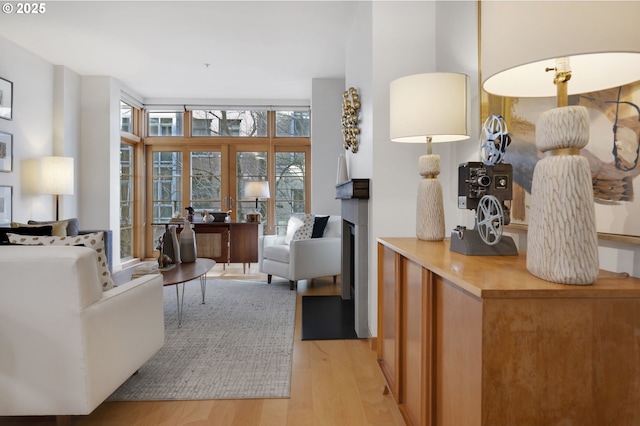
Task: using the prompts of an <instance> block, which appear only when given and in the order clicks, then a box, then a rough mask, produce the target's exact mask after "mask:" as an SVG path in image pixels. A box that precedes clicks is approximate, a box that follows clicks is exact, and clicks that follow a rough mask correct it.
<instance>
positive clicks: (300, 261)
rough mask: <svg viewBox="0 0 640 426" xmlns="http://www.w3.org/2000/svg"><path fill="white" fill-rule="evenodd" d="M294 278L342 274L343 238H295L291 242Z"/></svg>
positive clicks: (291, 263) (292, 275)
mask: <svg viewBox="0 0 640 426" xmlns="http://www.w3.org/2000/svg"><path fill="white" fill-rule="evenodd" d="M289 247H290V249H289V253H290V260H289V265H290V267H291V268H292V270H291V271H290V272H291V278H290V279H292V280H302V279H307V278H315V277H323V276H332V275H340V274H341V273H342V239H341V238H338V237H324V238H311V239H308V240H293V241H291V243H290V244H289Z"/></svg>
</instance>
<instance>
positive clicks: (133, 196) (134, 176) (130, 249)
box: [120, 102, 143, 262]
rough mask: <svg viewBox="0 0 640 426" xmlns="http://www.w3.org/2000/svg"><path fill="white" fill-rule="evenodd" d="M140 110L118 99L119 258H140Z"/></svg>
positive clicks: (141, 148) (123, 259)
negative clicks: (138, 230)
mask: <svg viewBox="0 0 640 426" xmlns="http://www.w3.org/2000/svg"><path fill="white" fill-rule="evenodd" d="M141 126H142V111H141V109H140V108H136V107H134V106H132V105H130V104H128V103H126V102H120V260H121V262H122V261H127V260H129V259H132V258H134V257H140V256H142V255H143V253H142V249H141V248H142V239H141V237H140V232H136V229H140V224H141V223H142V209H141V208H140V203H139V202H138V203H136V200H140V199H141V198H142V192H141V191H142V188H141V185H140V184H139V182H140V170H141V169H142V167H141V166H140V165H141V159H142V155H141V153H142V150H143V144H142V139H141V138H140V135H141Z"/></svg>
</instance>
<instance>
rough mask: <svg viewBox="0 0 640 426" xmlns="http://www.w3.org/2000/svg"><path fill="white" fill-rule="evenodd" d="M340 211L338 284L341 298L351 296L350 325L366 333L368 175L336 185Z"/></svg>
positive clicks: (360, 335)
mask: <svg viewBox="0 0 640 426" xmlns="http://www.w3.org/2000/svg"><path fill="white" fill-rule="evenodd" d="M336 198H338V199H340V200H341V215H342V288H341V295H342V299H344V300H353V303H354V310H355V320H354V329H355V332H356V334H357V335H358V337H359V338H367V337H369V329H368V316H369V315H368V306H369V179H352V180H349V181H347V182H344V183H341V184H339V185H336Z"/></svg>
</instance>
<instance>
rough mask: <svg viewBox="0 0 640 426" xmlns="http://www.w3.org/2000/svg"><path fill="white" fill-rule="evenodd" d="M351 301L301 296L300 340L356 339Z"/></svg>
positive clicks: (328, 297)
mask: <svg viewBox="0 0 640 426" xmlns="http://www.w3.org/2000/svg"><path fill="white" fill-rule="evenodd" d="M354 318H355V313H354V306H353V301H352V300H342V297H340V296H302V340H338V339H340V340H345V339H357V338H358V336H357V335H356V332H355V330H354V327H355V326H354V324H355V321H354Z"/></svg>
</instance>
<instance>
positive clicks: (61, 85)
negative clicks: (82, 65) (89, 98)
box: [53, 65, 81, 218]
mask: <svg viewBox="0 0 640 426" xmlns="http://www.w3.org/2000/svg"><path fill="white" fill-rule="evenodd" d="M53 92H54V95H53V154H54V155H60V156H64V157H72V158H73V159H74V171H75V174H74V179H75V183H74V188H75V194H74V195H68V196H62V197H60V217H61V218H70V217H76V216H77V211H78V200H79V198H80V197H79V196H78V187H79V186H78V182H79V181H80V176H81V174H80V173H79V168H78V166H79V157H80V154H79V152H80V119H79V117H80V76H79V75H78V74H76V73H74V72H73V71H71V70H69V69H68V68H66V67H64V66H62V65H56V66H55V67H54V87H53Z"/></svg>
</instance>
